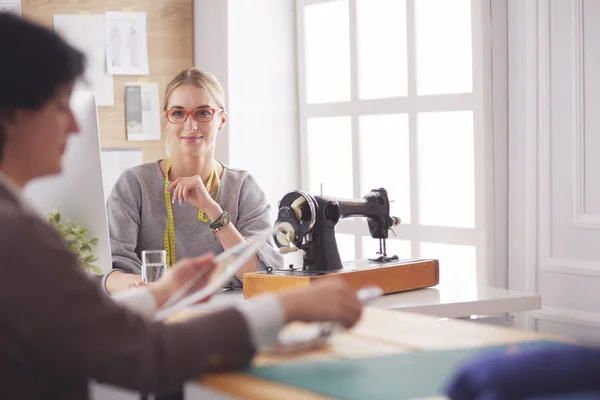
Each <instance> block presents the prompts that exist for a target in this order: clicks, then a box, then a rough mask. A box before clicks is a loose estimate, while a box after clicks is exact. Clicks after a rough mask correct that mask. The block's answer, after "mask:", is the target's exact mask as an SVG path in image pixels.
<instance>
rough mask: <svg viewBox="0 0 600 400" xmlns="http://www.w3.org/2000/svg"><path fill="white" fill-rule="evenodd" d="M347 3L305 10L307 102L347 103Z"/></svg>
mask: <svg viewBox="0 0 600 400" xmlns="http://www.w3.org/2000/svg"><path fill="white" fill-rule="evenodd" d="M348 15H349V12H348V0H337V1H332V2H327V3H322V4H315V5H310V6H306V7H304V41H305V42H304V52H305V57H306V64H305V67H306V101H307V103H327V102H334V101H348V100H350V28H349V16H348Z"/></svg>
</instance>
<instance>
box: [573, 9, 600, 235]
mask: <svg viewBox="0 0 600 400" xmlns="http://www.w3.org/2000/svg"><path fill="white" fill-rule="evenodd" d="M571 4H572V17H573V27H574V31H573V32H572V39H573V44H572V46H573V53H572V55H571V60H572V61H573V116H574V118H573V128H572V130H573V163H574V165H573V167H574V168H573V173H574V176H573V185H574V186H573V196H574V197H573V214H574V215H573V224H574V225H575V227H578V228H583V229H597V230H600V214H588V213H587V211H586V171H585V86H584V85H585V70H584V63H585V55H584V39H583V36H584V32H583V0H574V1H572V2H571Z"/></svg>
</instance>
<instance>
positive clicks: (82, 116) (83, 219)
mask: <svg viewBox="0 0 600 400" xmlns="http://www.w3.org/2000/svg"><path fill="white" fill-rule="evenodd" d="M71 107H72V109H73V112H74V114H75V118H76V119H77V122H78V123H79V128H80V133H79V134H78V135H71V136H70V137H69V142H68V144H67V150H66V153H65V155H64V156H63V171H62V173H61V174H60V175H56V176H50V177H44V178H40V179H36V180H34V181H32V182H31V183H29V184H28V185H27V186H26V188H25V190H24V191H23V195H24V197H25V199H26V200H27V202H28V203H29V204H31V205H32V206H33V207H34V208H35V209H36V210H37V211H39V212H40V213H41V214H42V215H43V216H44V217H45V216H46V215H47V214H48V213H50V212H52V210H54V208H55V207H59V208H60V213H61V217H62V218H63V219H65V220H66V219H71V220H73V221H74V222H76V223H77V224H78V225H80V226H81V227H84V228H87V229H88V232H89V237H96V238H98V239H99V241H98V246H97V247H95V249H94V253H95V254H96V256H97V257H98V261H97V262H96V263H95V264H96V265H97V266H98V267H99V268H100V269H101V270H102V272H103V273H107V272H108V271H110V269H111V268H112V263H111V257H110V243H109V239H108V224H107V218H106V205H105V200H104V191H103V185H102V163H101V158H100V134H99V128H98V113H97V108H96V102H95V99H94V95H93V93H92V92H85V91H76V92H74V93H73V96H72V97H71Z"/></svg>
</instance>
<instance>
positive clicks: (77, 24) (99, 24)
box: [54, 14, 115, 106]
mask: <svg viewBox="0 0 600 400" xmlns="http://www.w3.org/2000/svg"><path fill="white" fill-rule="evenodd" d="M54 31H55V32H56V33H58V34H59V35H61V36H62V37H63V38H64V39H65V40H66V41H67V42H69V43H70V44H71V45H72V46H73V47H75V48H77V49H79V50H80V51H82V52H83V53H84V54H85V55H86V58H87V60H86V61H87V66H86V70H85V76H84V79H82V80H80V81H79V82H77V88H76V90H91V91H92V92H94V96H95V97H96V104H97V105H98V106H112V105H114V104H115V96H114V91H113V86H114V82H113V77H112V75H110V74H109V73H108V72H107V71H106V42H105V39H104V15H102V14H98V15H90V14H81V15H61V14H55V15H54Z"/></svg>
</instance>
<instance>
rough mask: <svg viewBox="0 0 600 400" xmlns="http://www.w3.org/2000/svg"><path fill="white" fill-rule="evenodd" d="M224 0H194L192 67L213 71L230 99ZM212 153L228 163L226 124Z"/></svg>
mask: <svg viewBox="0 0 600 400" xmlns="http://www.w3.org/2000/svg"><path fill="white" fill-rule="evenodd" d="M227 3H228V1H227V0H217V1H215V0H194V67H197V68H200V69H203V70H206V71H209V72H211V73H212V74H214V75H215V76H216V77H217V79H219V81H220V82H221V85H223V89H224V90H225V97H226V100H227V98H229V73H228V72H229V71H228V68H227V67H228V62H229V61H228V54H227V48H228V35H227V27H228V22H229V20H228V18H227V13H228V11H227ZM215 156H216V158H217V159H218V160H220V161H222V162H224V163H225V164H229V126H228V125H225V128H224V129H223V130H222V131H221V133H220V134H219V140H218V142H217V148H216V150H215Z"/></svg>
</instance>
